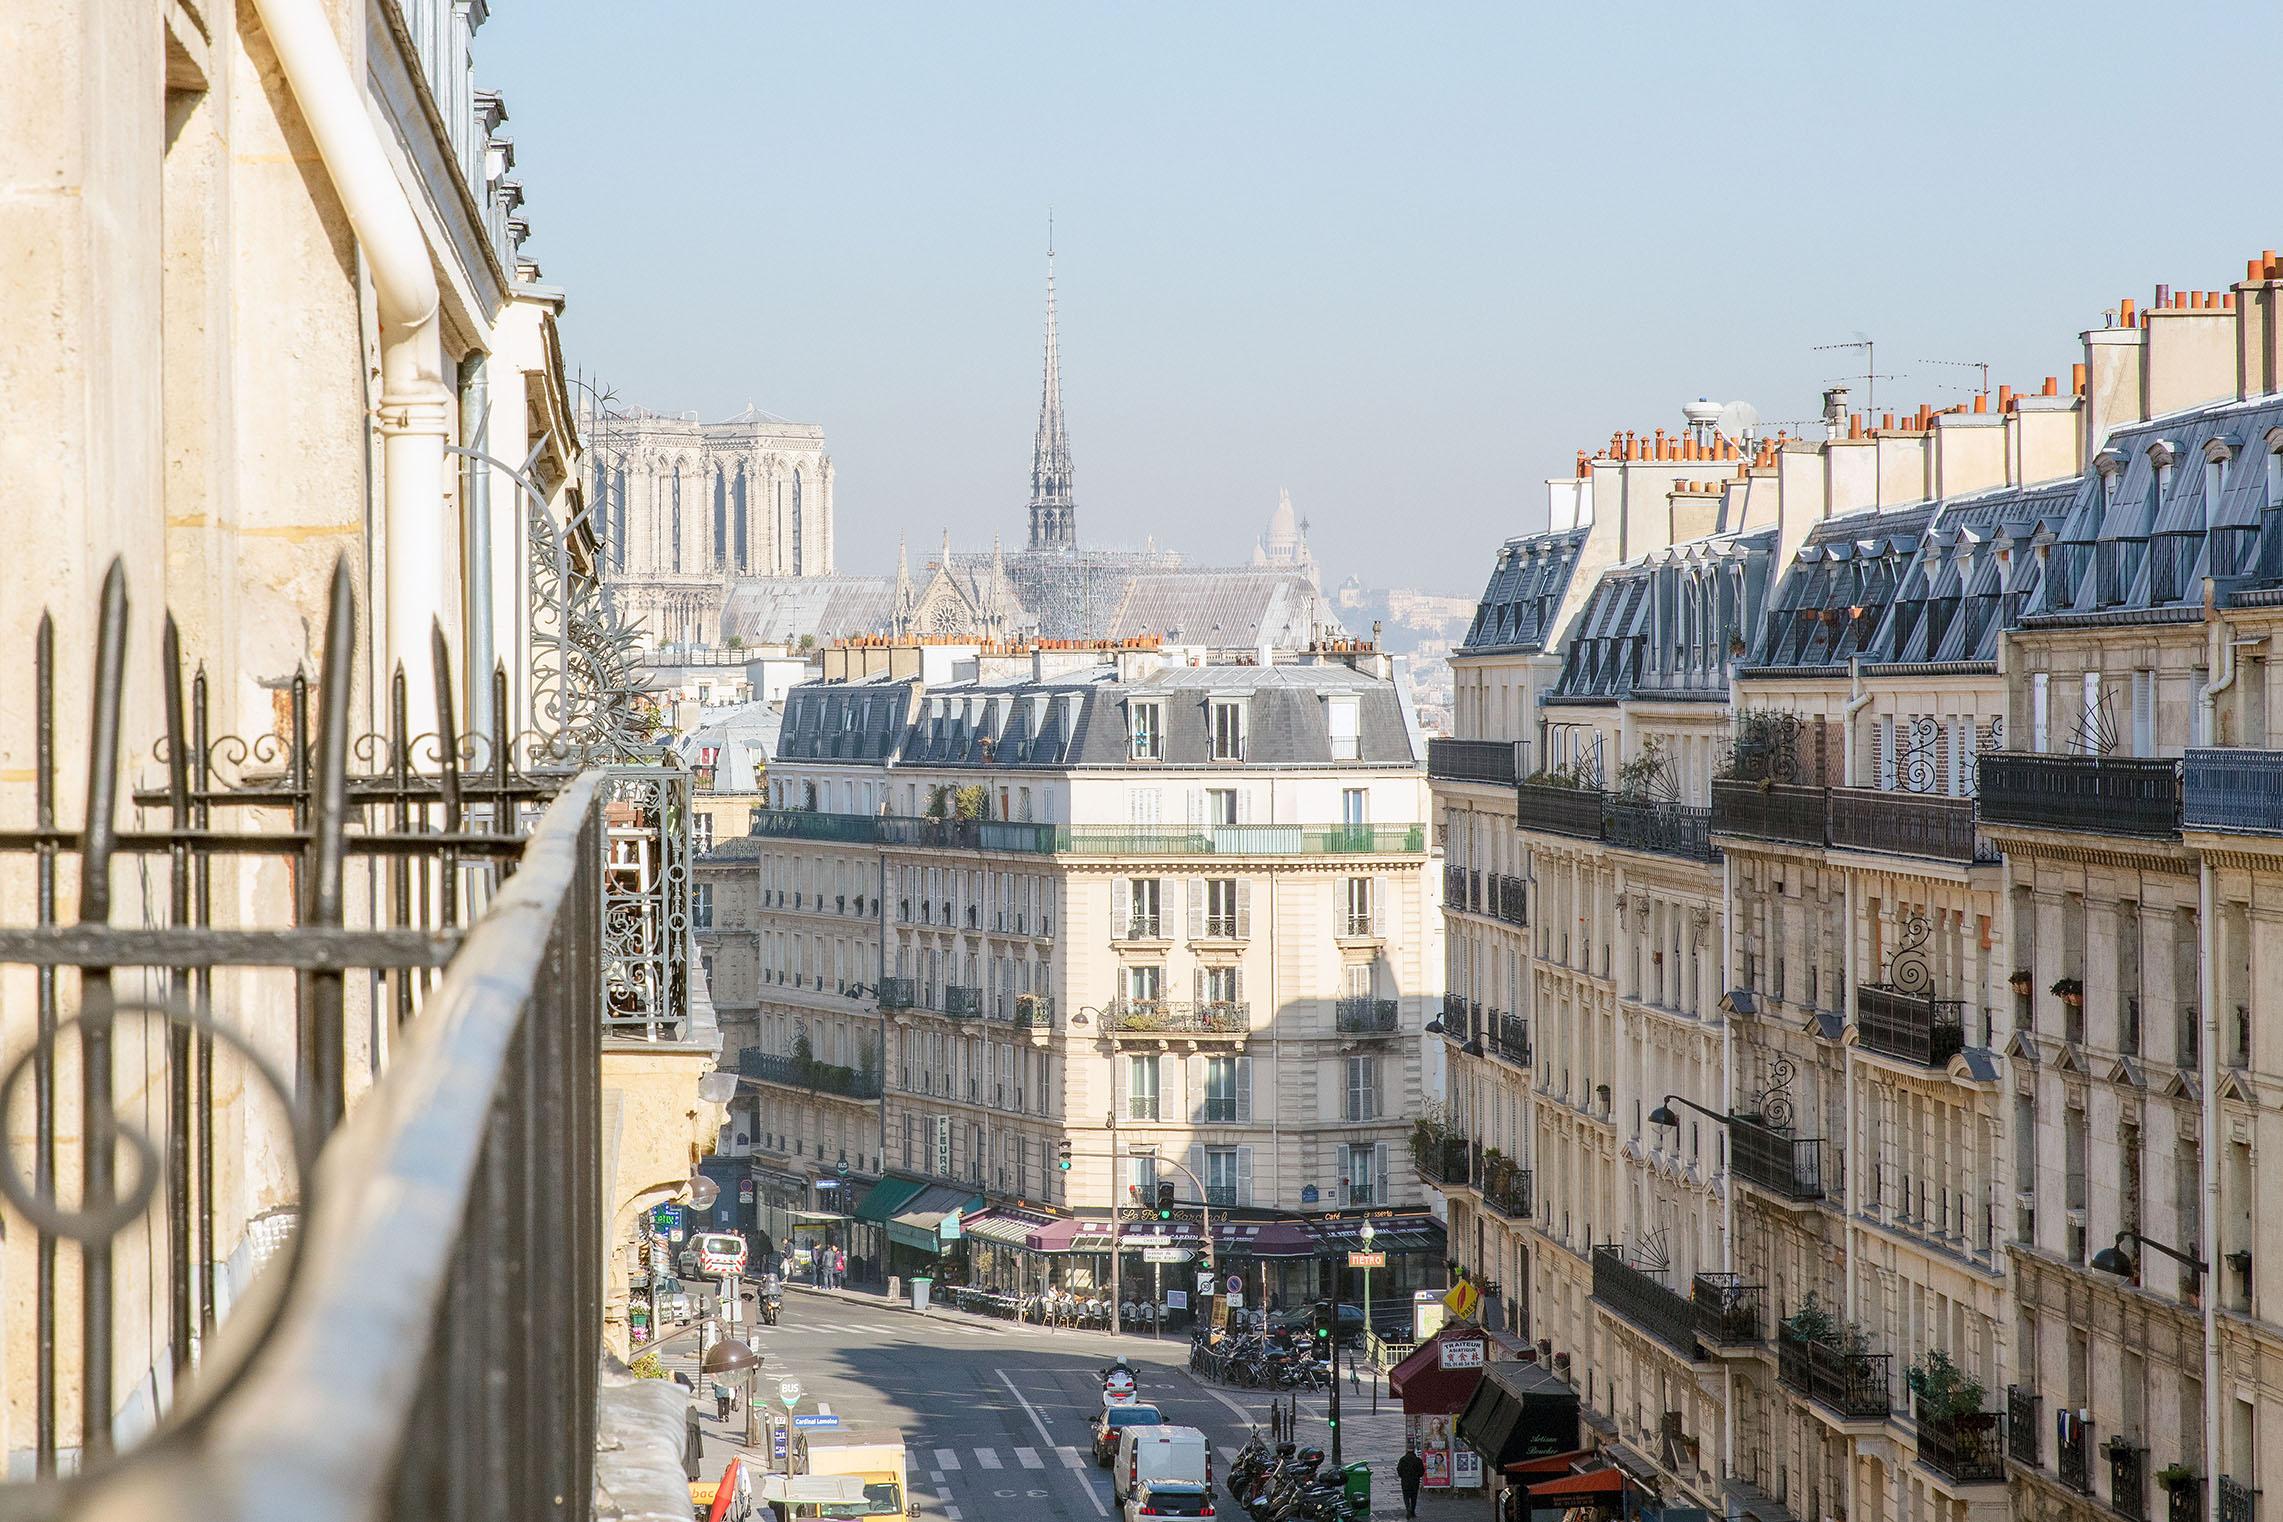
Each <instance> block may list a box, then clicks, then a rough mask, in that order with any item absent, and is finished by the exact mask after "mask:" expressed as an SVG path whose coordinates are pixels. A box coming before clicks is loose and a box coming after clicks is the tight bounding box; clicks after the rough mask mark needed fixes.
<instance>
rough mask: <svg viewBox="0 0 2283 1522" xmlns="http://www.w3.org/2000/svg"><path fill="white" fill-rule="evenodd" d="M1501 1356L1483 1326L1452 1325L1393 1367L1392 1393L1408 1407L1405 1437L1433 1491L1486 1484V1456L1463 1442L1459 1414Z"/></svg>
mask: <svg viewBox="0 0 2283 1522" xmlns="http://www.w3.org/2000/svg"><path fill="white" fill-rule="evenodd" d="M1496 1356H1497V1350H1496V1349H1495V1348H1493V1347H1492V1345H1491V1343H1490V1339H1489V1338H1487V1337H1485V1336H1484V1335H1483V1334H1482V1333H1481V1332H1480V1331H1479V1330H1477V1329H1475V1328H1473V1327H1448V1328H1446V1329H1444V1330H1443V1331H1440V1332H1437V1333H1436V1334H1435V1335H1434V1336H1433V1337H1431V1338H1429V1339H1428V1340H1427V1341H1425V1342H1423V1343H1421V1344H1420V1345H1419V1347H1418V1350H1417V1351H1416V1352H1414V1353H1412V1354H1411V1356H1410V1357H1408V1358H1406V1359H1404V1360H1403V1361H1402V1362H1401V1363H1399V1364H1397V1365H1396V1366H1395V1367H1394V1368H1393V1369H1391V1370H1390V1371H1388V1376H1387V1388H1388V1392H1389V1393H1390V1394H1391V1395H1393V1396H1394V1397H1395V1399H1396V1400H1397V1401H1398V1402H1399V1403H1401V1405H1402V1407H1403V1438H1404V1441H1405V1442H1406V1443H1408V1444H1409V1445H1410V1446H1411V1447H1412V1448H1414V1449H1416V1450H1417V1451H1418V1454H1419V1458H1420V1461H1421V1462H1422V1463H1424V1464H1425V1465H1426V1466H1427V1472H1426V1474H1425V1475H1424V1476H1423V1477H1422V1479H1421V1481H1420V1483H1421V1484H1422V1485H1424V1486H1425V1487H1426V1488H1427V1489H1428V1490H1432V1491H1460V1490H1480V1489H1481V1488H1482V1473H1483V1471H1482V1460H1481V1458H1480V1456H1479V1455H1477V1454H1476V1453H1475V1452H1474V1450H1473V1449H1471V1448H1469V1447H1467V1446H1466V1444H1464V1443H1462V1442H1460V1441H1459V1438H1458V1430H1457V1428H1458V1418H1459V1413H1460V1412H1462V1411H1464V1410H1466V1408H1467V1405H1468V1403H1469V1402H1471V1401H1472V1400H1473V1399H1474V1394H1475V1391H1476V1389H1477V1388H1479V1387H1480V1386H1481V1384H1482V1378H1483V1371H1484V1369H1486V1368H1487V1367H1489V1364H1490V1360H1491V1359H1492V1358H1494V1357H1496Z"/></svg>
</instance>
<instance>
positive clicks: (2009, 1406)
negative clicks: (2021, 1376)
mask: <svg viewBox="0 0 2283 1522" xmlns="http://www.w3.org/2000/svg"><path fill="white" fill-rule="evenodd" d="M2041 1405H2042V1401H2041V1400H2040V1399H2039V1397H2038V1394H2037V1392H2036V1391H2035V1390H2032V1389H2030V1388H2029V1387H2028V1386H2026V1385H2008V1386H2006V1454H2007V1456H2008V1457H2010V1458H2011V1459H2012V1460H2013V1461H2014V1462H2015V1463H2017V1464H2027V1465H2028V1466H2029V1467H2030V1468H2032V1469H2035V1468H2037V1467H2038V1465H2039V1464H2040V1463H2042V1462H2043V1459H2042V1457H2041V1454H2042V1449H2041V1448H2040V1447H2039V1445H2038V1438H2037V1434H2038V1421H2039V1416H2038V1410H2039V1407H2040V1406H2041Z"/></svg>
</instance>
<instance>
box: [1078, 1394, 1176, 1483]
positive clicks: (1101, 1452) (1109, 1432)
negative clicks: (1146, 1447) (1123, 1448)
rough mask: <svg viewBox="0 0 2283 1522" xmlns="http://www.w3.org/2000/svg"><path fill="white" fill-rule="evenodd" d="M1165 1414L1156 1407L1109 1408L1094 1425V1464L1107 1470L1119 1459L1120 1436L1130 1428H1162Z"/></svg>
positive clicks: (1137, 1405)
mask: <svg viewBox="0 0 2283 1522" xmlns="http://www.w3.org/2000/svg"><path fill="white" fill-rule="evenodd" d="M1164 1425H1165V1413H1164V1412H1163V1411H1160V1410H1158V1409H1157V1407H1155V1406H1145V1405H1140V1404H1135V1405H1131V1406H1107V1407H1104V1408H1103V1411H1102V1415H1101V1417H1100V1418H1099V1419H1098V1420H1096V1422H1095V1423H1094V1462H1095V1463H1096V1464H1097V1465H1099V1466H1100V1467H1102V1468H1104V1469H1107V1468H1109V1467H1110V1465H1111V1464H1112V1463H1114V1462H1116V1460H1117V1457H1118V1434H1120V1433H1122V1432H1124V1431H1125V1430H1126V1429H1127V1428H1128V1427H1162V1426H1164Z"/></svg>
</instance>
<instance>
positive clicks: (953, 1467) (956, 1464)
mask: <svg viewBox="0 0 2283 1522" xmlns="http://www.w3.org/2000/svg"><path fill="white" fill-rule="evenodd" d="M914 1448H915V1450H916V1451H917V1452H921V1453H926V1454H928V1455H929V1456H930V1457H932V1458H933V1459H934V1460H935V1462H934V1463H933V1464H930V1465H929V1466H928V1468H929V1469H931V1470H932V1471H933V1472H935V1473H936V1474H959V1473H962V1472H964V1471H966V1470H968V1469H986V1470H987V1469H996V1470H1000V1471H1002V1472H1004V1471H1006V1470H1009V1469H1031V1470H1039V1469H1047V1468H1050V1467H1051V1465H1050V1464H1049V1463H1048V1455H1049V1454H1051V1455H1052V1456H1053V1457H1054V1458H1055V1459H1058V1460H1060V1461H1061V1464H1062V1466H1063V1467H1064V1468H1065V1469H1087V1468H1091V1467H1092V1466H1093V1460H1092V1459H1090V1458H1089V1457H1087V1455H1086V1453H1085V1452H1084V1450H1082V1449H1079V1448H1076V1447H1074V1446H1072V1445H1071V1444H1068V1443H1063V1444H1059V1445H1057V1446H1056V1447H1054V1448H1050V1449H1047V1450H1045V1451H1044V1452H1041V1451H1040V1450H1039V1449H1037V1448H1032V1447H1026V1446H1012V1447H1008V1448H998V1447H994V1446H990V1445H987V1444H986V1445H980V1446H971V1447H965V1448H950V1447H934V1446H932V1445H930V1446H927V1447H921V1446H920V1445H918V1444H914ZM1228 1451H1229V1452H1231V1453H1234V1452H1235V1451H1236V1450H1235V1449H1233V1448H1232V1449H1229V1450H1228Z"/></svg>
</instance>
